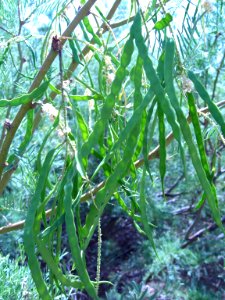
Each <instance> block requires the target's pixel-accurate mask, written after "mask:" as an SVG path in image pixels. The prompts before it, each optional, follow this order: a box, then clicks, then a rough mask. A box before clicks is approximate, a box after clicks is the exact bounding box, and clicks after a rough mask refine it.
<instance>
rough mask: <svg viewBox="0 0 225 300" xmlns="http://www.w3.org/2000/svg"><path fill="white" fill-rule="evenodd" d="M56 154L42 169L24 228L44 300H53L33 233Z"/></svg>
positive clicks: (31, 264) (31, 267) (34, 278)
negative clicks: (42, 272) (42, 269)
mask: <svg viewBox="0 0 225 300" xmlns="http://www.w3.org/2000/svg"><path fill="white" fill-rule="evenodd" d="M54 152H55V149H52V150H51V151H49V153H48V154H47V156H46V159H45V162H44V165H43V168H42V169H41V174H40V176H39V179H38V182H37V187H36V190H35V193H34V196H33V198H32V199H31V203H30V206H29V208H28V213H27V217H26V221H25V227H24V248H25V251H26V253H27V256H28V264H29V267H30V270H31V274H32V277H33V280H34V282H35V285H36V287H37V291H38V293H39V295H40V297H41V299H44V300H51V297H50V295H49V293H48V290H47V287H46V284H45V282H44V280H43V278H42V275H41V269H40V266H39V263H38V260H37V257H36V254H35V237H34V232H33V226H34V223H35V214H36V210H37V206H38V203H39V201H40V197H41V193H42V191H43V189H44V188H45V184H46V180H47V177H48V174H49V171H50V167H51V164H52V158H53V155H54Z"/></svg>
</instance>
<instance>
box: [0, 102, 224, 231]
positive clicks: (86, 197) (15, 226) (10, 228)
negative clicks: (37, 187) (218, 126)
mask: <svg viewBox="0 0 225 300" xmlns="http://www.w3.org/2000/svg"><path fill="white" fill-rule="evenodd" d="M224 104H225V101H221V102H219V103H217V106H218V107H220V106H223V105H224ZM202 112H204V113H207V112H208V108H207V107H205V108H202V109H201V110H199V113H200V116H201V113H202ZM187 121H188V122H189V123H190V122H191V118H190V116H188V117H187ZM173 138H174V136H173V133H172V132H171V133H170V134H168V136H167V137H166V145H169V144H170V143H171V142H172V140H173ZM155 158H159V145H158V146H157V147H156V148H155V149H154V150H152V151H151V152H150V153H149V154H148V159H149V160H153V159H155ZM143 164H144V159H139V160H137V161H136V162H135V163H134V166H135V168H139V167H141V166H142V165H143ZM104 185H105V181H102V182H101V183H99V184H98V185H97V186H95V187H94V188H93V189H91V190H90V191H88V192H87V193H85V194H83V195H82V196H81V199H80V201H81V202H85V201H87V200H89V199H93V196H94V195H96V194H97V192H98V191H99V190H100V189H102V188H103V187H104ZM51 212H52V209H49V210H46V211H45V214H46V217H49V216H50V214H51ZM24 223H25V220H23V221H20V222H17V223H13V224H9V225H6V226H3V227H0V234H3V233H7V232H10V231H14V230H19V229H22V228H23V226H24Z"/></svg>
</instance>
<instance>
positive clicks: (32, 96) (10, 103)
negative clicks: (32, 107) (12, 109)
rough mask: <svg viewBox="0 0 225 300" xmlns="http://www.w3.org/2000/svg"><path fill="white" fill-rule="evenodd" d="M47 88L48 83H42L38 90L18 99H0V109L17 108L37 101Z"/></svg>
mask: <svg viewBox="0 0 225 300" xmlns="http://www.w3.org/2000/svg"><path fill="white" fill-rule="evenodd" d="M47 87H48V82H44V83H42V85H40V86H39V87H38V88H36V89H34V90H33V91H32V92H31V93H30V94H24V95H22V96H20V97H17V98H13V99H11V100H7V99H0V107H6V106H18V105H22V104H27V103H29V102H31V101H32V100H34V99H39V98H40V97H42V95H43V94H44V92H45V91H46V89H47Z"/></svg>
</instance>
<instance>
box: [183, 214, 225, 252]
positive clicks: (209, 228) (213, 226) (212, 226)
mask: <svg viewBox="0 0 225 300" xmlns="http://www.w3.org/2000/svg"><path fill="white" fill-rule="evenodd" d="M221 222H222V223H225V216H224V217H223V218H222V220H221ZM217 228H218V226H217V225H216V223H211V224H209V225H208V226H207V227H206V228H203V229H200V230H199V231H197V232H196V233H195V234H193V235H192V236H190V237H189V238H188V241H187V242H185V243H183V244H182V245H181V248H182V249H183V248H186V247H187V246H188V245H190V244H192V243H193V242H194V241H196V240H197V239H198V238H200V237H201V236H203V235H204V234H205V233H207V232H208V231H210V232H211V231H213V230H215V229H217Z"/></svg>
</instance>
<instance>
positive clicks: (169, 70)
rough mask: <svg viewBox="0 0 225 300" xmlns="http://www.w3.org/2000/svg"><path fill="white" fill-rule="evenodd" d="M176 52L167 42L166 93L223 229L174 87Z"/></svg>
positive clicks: (213, 213)
mask: <svg viewBox="0 0 225 300" xmlns="http://www.w3.org/2000/svg"><path fill="white" fill-rule="evenodd" d="M174 52H175V45H174V42H173V41H172V40H169V39H168V40H167V42H166V54H165V69H164V73H165V83H166V92H167V94H168V96H169V98H170V101H171V103H172V105H173V107H174V109H175V111H176V114H177V118H178V121H179V123H180V128H181V130H182V133H183V136H184V139H185V141H186V143H187V146H188V149H189V153H190V156H191V159H192V163H193V166H194V168H195V170H196V173H197V175H198V178H199V181H200V183H201V185H202V188H203V190H204V192H205V194H206V197H207V200H208V203H209V207H210V209H211V211H212V215H213V218H214V220H215V222H216V224H217V225H218V226H219V227H220V228H221V229H222V230H224V229H223V225H222V223H221V219H220V212H219V209H218V201H217V198H216V197H215V194H214V191H213V189H212V187H211V185H210V183H209V181H208V179H207V176H206V173H205V171H204V169H203V167H202V163H201V160H200V159H199V156H198V152H197V150H196V147H195V145H194V142H193V139H192V135H191V130H190V127H189V125H188V122H187V120H186V117H185V115H184V113H183V111H182V109H181V107H180V104H179V101H178V99H177V96H176V92H175V88H174V85H173V61H174Z"/></svg>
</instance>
